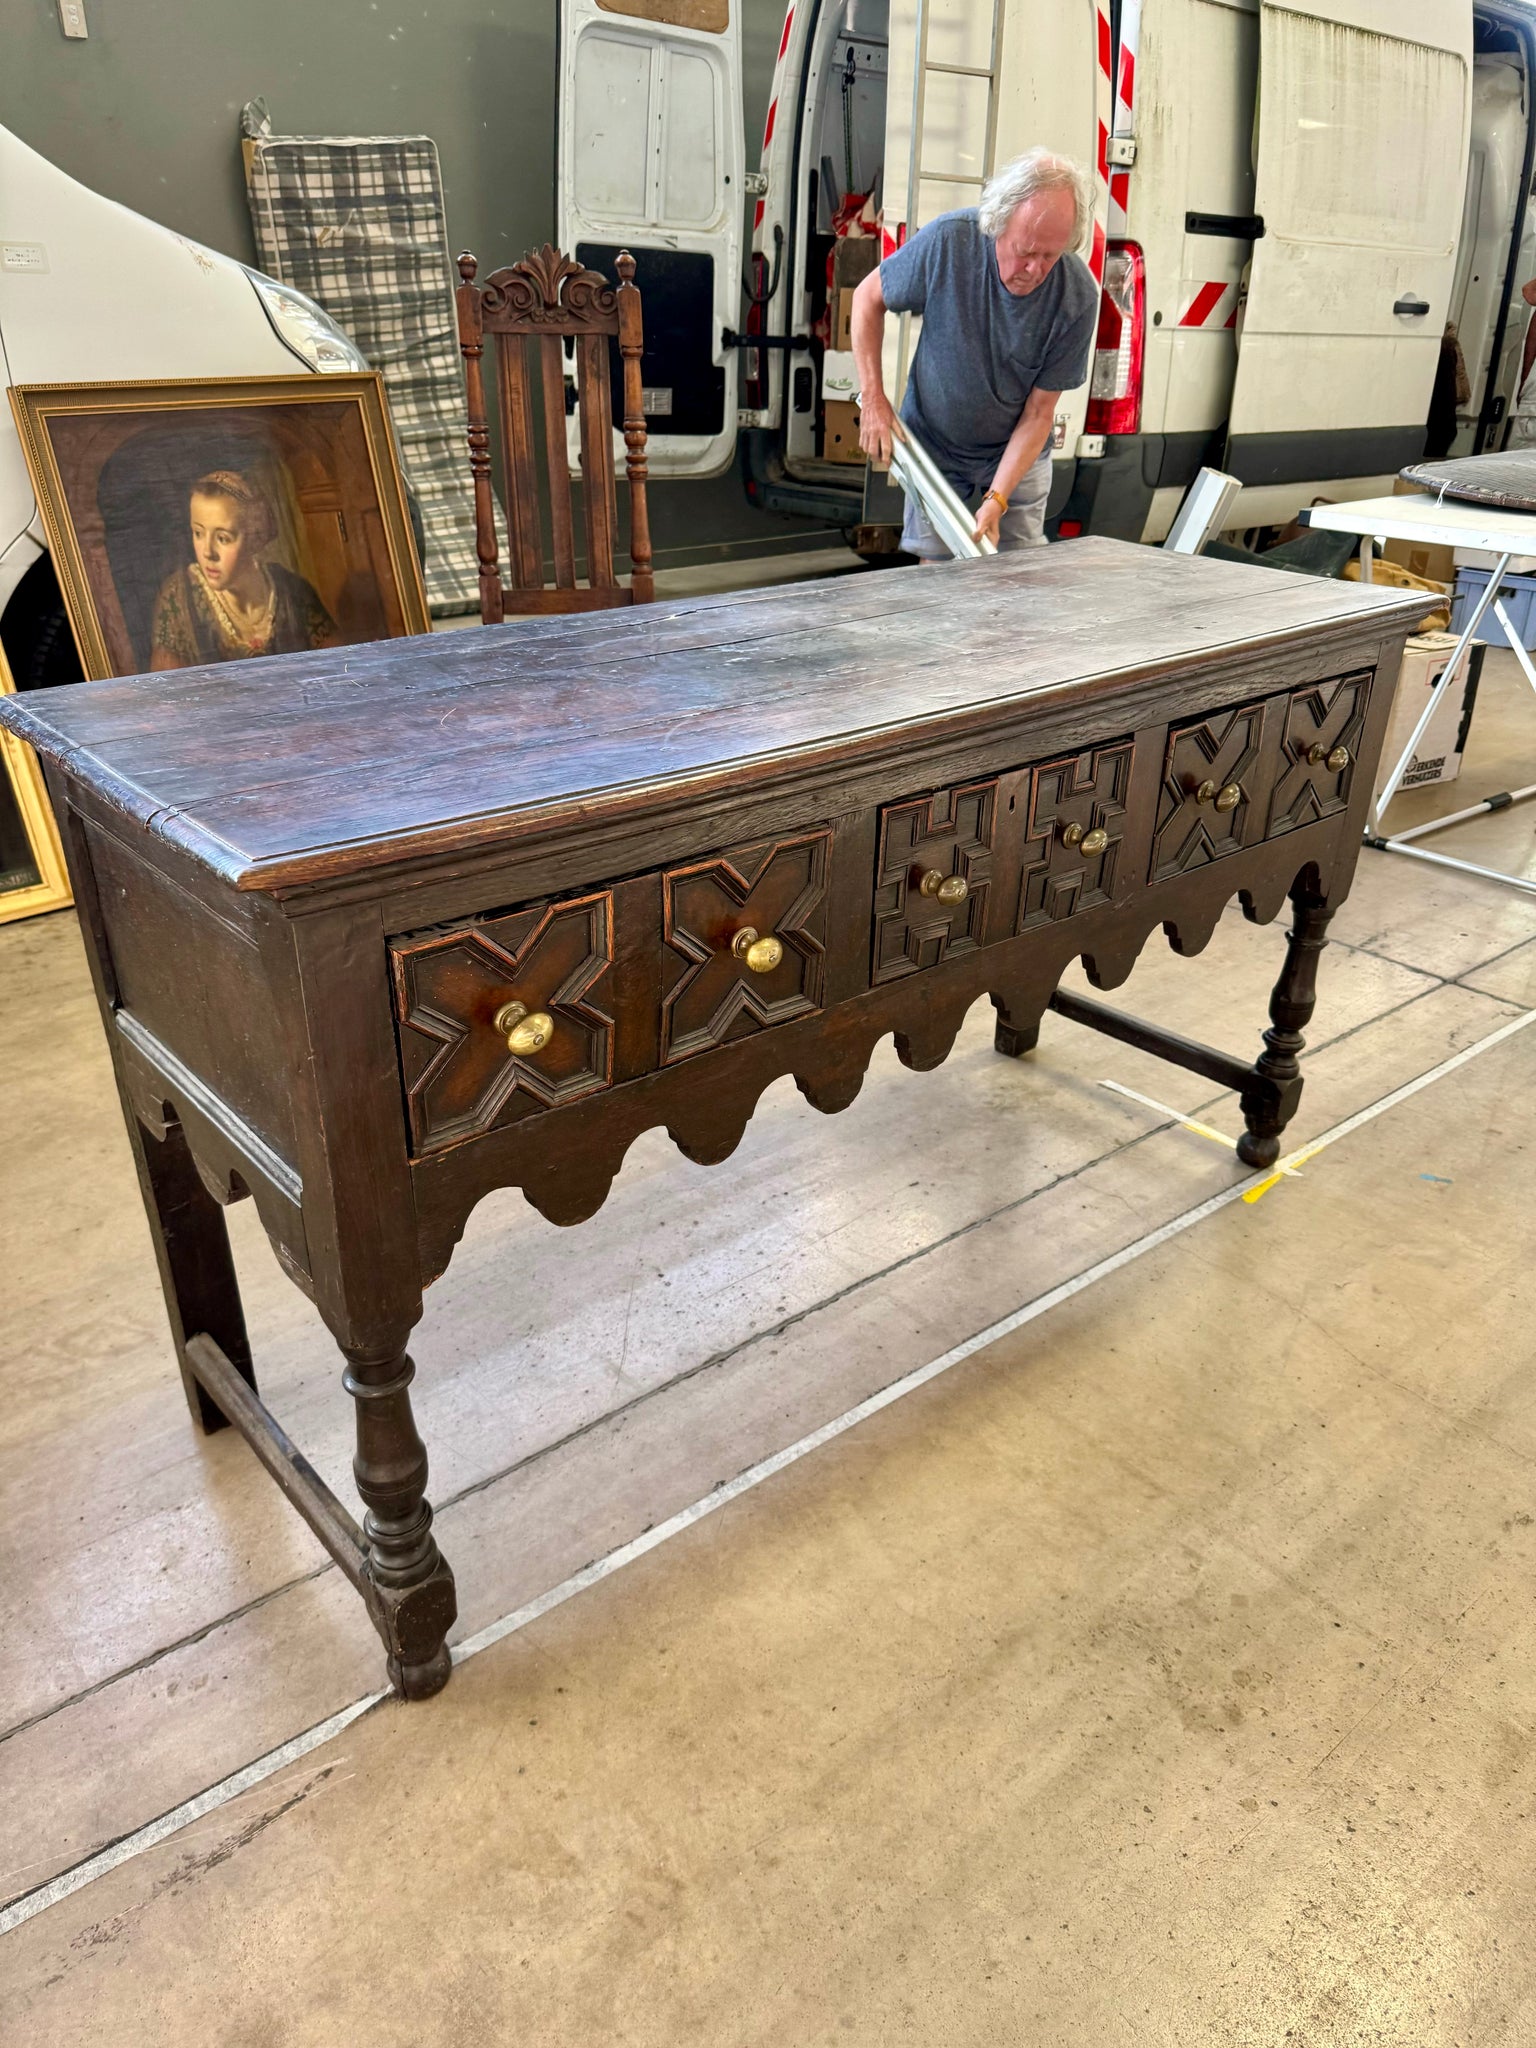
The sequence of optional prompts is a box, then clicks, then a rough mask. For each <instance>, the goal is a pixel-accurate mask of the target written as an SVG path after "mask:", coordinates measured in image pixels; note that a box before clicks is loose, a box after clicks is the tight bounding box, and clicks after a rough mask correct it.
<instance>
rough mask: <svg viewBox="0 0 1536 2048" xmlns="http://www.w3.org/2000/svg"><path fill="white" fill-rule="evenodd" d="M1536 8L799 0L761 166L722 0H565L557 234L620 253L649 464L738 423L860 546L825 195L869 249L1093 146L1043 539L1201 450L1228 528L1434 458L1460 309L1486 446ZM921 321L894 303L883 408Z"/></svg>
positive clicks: (788, 18) (1154, 508) (1150, 510)
mask: <svg viewBox="0 0 1536 2048" xmlns="http://www.w3.org/2000/svg"><path fill="white" fill-rule="evenodd" d="M1532 19H1533V17H1532V15H1531V14H1530V13H1529V12H1528V11H1527V9H1526V8H1525V7H1524V6H1521V5H1518V4H1504V0H1475V4H1474V0H1306V4H1305V5H1302V4H1294V0H792V4H791V5H790V6H789V7H788V8H787V10H786V13H785V18H784V28H783V34H782V37H781V40H780V47H779V56H778V63H777V68H776V70H775V74H774V82H773V90H772V96H771V100H770V105H769V110H768V118H767V124H766V130H765V134H764V138H763V149H762V155H761V158H760V166H759V170H758V172H757V173H756V174H755V175H753V176H750V177H749V175H748V174H747V172H746V171H745V168H744V160H743V159H744V145H743V136H742V113H741V55H740V4H739V0H565V5H564V6H563V8H562V29H561V33H562V50H561V69H560V78H561V104H560V168H561V175H560V177H559V180H558V189H559V194H560V199H559V205H560V235H561V241H562V244H563V246H565V247H566V248H574V249H576V250H577V252H578V253H579V254H582V255H584V256H585V257H586V258H587V260H589V261H593V262H595V263H596V264H597V265H598V267H601V268H605V269H608V268H611V262H612V257H613V255H614V254H615V253H616V252H617V249H618V248H619V247H620V246H621V245H627V246H628V247H629V248H631V249H632V250H633V251H634V252H635V254H636V257H637V277H636V281H637V283H638V284H639V285H640V287H641V290H642V294H643V304H644V312H645V325H646V343H647V348H646V362H645V369H644V375H645V382H646V386H647V392H648V398H647V404H648V408H649V407H650V406H651V405H652V403H654V409H653V410H649V409H648V413H647V426H648V429H649V432H650V436H651V442H650V448H651V468H652V471H653V473H654V474H657V475H665V476H708V475H715V474H718V473H719V472H720V471H722V470H723V469H725V468H726V467H728V466H729V465H730V463H731V461H732V460H733V458H734V456H735V453H736V448H737V439H738V433H740V434H741V436H742V446H743V452H744V455H745V467H746V470H747V475H748V491H749V494H750V495H751V496H752V497H753V498H754V499H755V501H756V502H757V503H759V504H761V505H762V506H764V507H765V508H766V509H770V510H778V511H785V512H797V513H805V514H809V515H812V516H818V517H821V518H823V519H827V520H830V521H833V522H835V523H837V524H839V525H841V526H843V527H844V528H845V529H846V530H848V531H849V533H850V537H851V538H853V539H854V541H855V544H856V545H860V546H862V547H865V548H867V549H869V550H870V551H875V550H878V549H879V548H880V547H882V546H889V545H891V544H893V539H894V536H893V535H892V533H891V531H890V522H891V521H892V520H894V518H896V517H897V516H898V514H897V512H896V511H895V509H894V507H893V502H892V501H893V494H892V493H891V491H890V489H889V486H888V485H887V484H886V483H885V480H884V479H881V478H876V477H871V475H870V474H869V473H868V471H867V470H866V469H865V467H864V465H863V464H862V463H861V462H859V461H858V460H857V459H855V460H853V461H851V462H850V461H849V460H848V459H847V455H848V448H847V441H846V437H845V435H844V434H843V432H842V428H843V426H844V425H845V421H844V420H843V418H842V417H841V415H840V412H839V408H838V407H837V405H836V404H835V402H834V401H833V400H832V398H831V396H830V391H831V390H832V389H835V388H836V387H829V390H828V391H824V389H823V385H824V382H825V381H826V379H827V371H826V355H827V343H828V342H829V341H830V340H833V339H835V338H836V337H835V336H832V335H830V334H829V333H828V319H829V305H828V268H829V257H830V255H831V251H832V248H833V236H832V232H831V230H832V225H833V215H834V212H835V210H836V208H837V207H838V205H839V204H840V203H841V202H842V201H843V200H844V198H845V196H846V194H847V193H848V192H849V191H850V190H851V191H854V192H869V193H871V194H872V195H873V205H874V207H875V208H876V209H878V216H879V224H880V241H881V245H882V247H883V248H884V249H886V250H889V249H890V248H894V247H895V246H897V244H898V243H899V242H900V241H901V240H902V239H903V238H904V237H905V236H906V235H907V234H908V233H910V232H914V231H915V229H916V228H917V227H919V226H920V225H921V224H922V223H923V222H925V221H927V220H930V219H932V218H933V217H934V216H935V215H936V214H938V213H941V212H944V211H946V210H948V209H949V208H952V207H956V206H965V205H970V204H974V202H975V199H976V197H977V194H978V193H979V191H980V187H981V183H982V180H983V178H984V177H985V176H986V175H987V173H988V172H989V171H990V170H991V168H992V167H993V165H994V164H996V163H1000V162H1004V161H1006V160H1007V159H1008V158H1009V157H1011V156H1013V155H1015V154H1017V153H1018V152H1019V151H1020V150H1022V149H1024V148H1026V147H1028V146H1029V145H1030V144H1033V143H1044V144H1046V145H1048V146H1050V147H1052V148H1055V149H1058V150H1061V151H1064V152H1066V153H1067V154H1069V155H1072V156H1075V157H1077V158H1079V159H1080V160H1082V161H1084V162H1086V163H1089V164H1092V165H1095V166H1096V168H1097V171H1098V190H1099V217H1098V222H1097V225H1096V231H1095V238H1094V245H1093V249H1092V251H1091V252H1085V253H1091V260H1092V262H1093V265H1094V268H1095V271H1096V273H1097V274H1098V275H1100V277H1101V279H1102V281H1103V283H1104V288H1105V290H1104V300H1103V310H1102V317H1101V323H1100V330H1099V343H1098V352H1097V355H1096V357H1095V360H1094V365H1093V370H1092V374H1091V378H1090V382H1089V384H1088V385H1087V386H1086V387H1085V388H1084V389H1082V390H1080V391H1077V392H1072V393H1069V394H1066V395H1065V396H1064V398H1063V400H1062V407H1061V412H1060V415H1059V417H1058V419H1057V421H1056V433H1055V445H1056V449H1057V454H1056V477H1055V484H1054V488H1053V490H1052V495H1051V504H1050V515H1051V522H1052V525H1051V530H1052V531H1053V532H1059V533H1063V534H1066V533H1073V532H1083V531H1089V532H1098V533H1109V534H1115V535H1120V536H1123V537H1126V538H1130V539H1143V540H1149V541H1154V540H1158V539H1160V538H1162V536H1163V535H1164V534H1165V533H1166V531H1167V529H1168V526H1169V524H1170V522H1171V520H1172V517H1173V514H1174V511H1175V510H1176V508H1177V506H1178V503H1179V500H1180V498H1181V497H1182V495H1183V492H1184V490H1185V488H1186V486H1187V485H1188V484H1189V482H1190V481H1191V479H1192V478H1193V477H1194V475H1195V472H1196V471H1197V470H1198V468H1199V467H1200V465H1201V464H1202V463H1203V462H1209V463H1214V464H1216V465H1218V466H1220V467H1222V468H1225V469H1227V470H1229V471H1231V472H1232V473H1233V474H1234V475H1236V476H1238V477H1239V478H1241V480H1242V482H1243V485H1244V489H1243V491H1242V493H1241V495H1240V497H1239V498H1238V500H1237V501H1236V512H1235V515H1234V517H1235V522H1236V524H1237V526H1238V527H1239V528H1243V529H1247V528H1254V527H1258V526H1262V525H1271V524H1278V523H1280V522H1283V521H1285V520H1287V519H1289V518H1290V517H1291V516H1292V514H1293V513H1294V512H1295V511H1296V510H1297V509H1299V507H1301V506H1302V505H1305V504H1306V503H1308V502H1309V500H1311V499H1312V498H1315V497H1329V498H1347V497H1362V496H1371V495H1376V494H1378V493H1380V492H1382V491H1386V490H1389V489H1390V488H1391V480H1392V478H1393V476H1394V475H1395V473H1396V471H1397V470H1398V468H1399V467H1400V466H1401V465H1402V464H1403V463H1405V462H1408V461H1411V460H1413V459H1415V458H1416V457H1418V456H1419V455H1420V454H1422V453H1423V451H1424V444H1425V427H1426V420H1427V417H1428V414H1429V409H1430V396H1431V390H1432V387H1433V385H1434V380H1435V374H1436V367H1437V363H1438V361H1439V358H1440V351H1441V337H1442V334H1443V332H1444V329H1445V326H1446V323H1447V321H1450V322H1453V323H1454V324H1455V326H1456V328H1457V331H1458V334H1459V338H1460V343H1461V347H1462V350H1463V352H1464V356H1465V361H1466V367H1467V371H1468V374H1469V377H1470V382H1471V400H1470V403H1469V404H1467V405H1466V406H1464V407H1463V408H1462V410H1461V415H1460V418H1459V421H1458V431H1457V435H1456V440H1455V447H1456V449H1457V451H1458V452H1462V451H1469V450H1481V449H1485V448H1490V447H1495V446H1499V445H1501V444H1502V438H1503V434H1504V431H1505V420H1506V417H1507V413H1508V410H1509V407H1510V405H1511V403H1512V401H1513V398H1514V396H1515V387H1516V383H1517V380H1518V376H1519V369H1520V359H1521V346H1522V339H1523V335H1524V329H1525V320H1526V312H1525V307H1524V305H1523V303H1522V301H1521V300H1520V297H1519V286H1520V284H1521V283H1522V282H1523V281H1524V279H1525V278H1526V277H1528V276H1531V275H1532V274H1536V251H1533V249H1532V247H1531V240H1530V236H1529V234H1528V232H1527V225H1526V214H1527V208H1526V196H1527V194H1528V192H1529V189H1530V185H1531V172H1532V144H1533V133H1536V131H1533V126H1532V123H1531V120H1530V118H1529V108H1530V86H1531V80H1532V74H1533V70H1536V41H1533V34H1532ZM914 137H917V138H919V146H918V147H917V148H916V149H914V147H913V138H914ZM744 193H745V194H746V195H747V196H748V197H750V199H751V200H752V202H753V223H752V228H751V231H750V233H751V268H750V271H749V274H748V277H747V280H746V289H747V292H748V295H749V298H748V305H747V312H746V315H745V317H743V315H742V312H741V310H740V308H741V305H742V299H741V296H740V294H741V289H742V287H741V284H740V283H739V281H738V280H739V275H740V271H741V266H742V258H743V254H744V250H743V243H744V239H745V237H746V234H747V232H748V231H747V229H746V225H745V209H744V207H743V204H742V199H743V194H744ZM844 253H845V255H846V254H848V253H853V252H844ZM866 253H872V252H868V251H866ZM913 326H914V323H912V322H911V321H910V320H908V321H896V320H891V321H889V322H888V323H887V361H886V374H887V388H888V390H889V391H890V392H891V395H892V396H893V397H895V396H896V395H897V394H898V393H899V390H900V387H901V382H902V379H903V377H904V375H905V365H906V363H907V361H909V360H910V353H911V348H912V346H913V343H914V341H915V332H914V331H913ZM738 363H739V364H740V368H741V371H742V377H741V386H740V391H739V393H738V383H737V366H738ZM834 421H835V423H836V425H837V428H838V432H837V433H834V432H833V431H832V426H831V424H829V423H830V422H834Z"/></svg>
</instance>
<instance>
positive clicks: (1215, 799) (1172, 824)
mask: <svg viewBox="0 0 1536 2048" xmlns="http://www.w3.org/2000/svg"><path fill="white" fill-rule="evenodd" d="M1263 729H1264V706H1263V705H1262V704H1241V705H1239V706H1238V707H1237V708H1236V709H1235V710H1232V711H1213V712H1212V713H1211V714H1210V716H1209V717H1208V718H1197V719H1192V720H1190V722H1189V723H1188V724H1187V725H1174V726H1170V727H1169V729H1168V751H1167V755H1166V756H1165V759H1164V764H1163V787H1162V792H1161V794H1160V796H1159V798H1158V805H1157V828H1156V832H1155V834H1154V837H1153V841H1152V880H1153V881H1154V882H1166V881H1167V880H1168V879H1169V878H1170V877H1171V876H1173V875H1183V874H1188V873H1189V871H1190V870H1191V869H1192V868H1198V867H1203V866H1205V865H1206V863H1207V862H1209V861H1213V860H1221V859H1223V858H1224V857H1225V856H1226V855H1227V854H1229V853H1240V852H1241V851H1242V849H1243V848H1244V847H1245V846H1249V845H1252V844H1253V843H1254V842H1255V841H1257V840H1259V839H1261V838H1262V837H1263V835H1264V823H1265V822H1266V821H1265V820H1262V819H1260V818H1258V817H1256V816H1255V814H1254V804H1253V801H1252V793H1251V784H1252V783H1253V781H1254V778H1255V775H1256V773H1257V772H1258V771H1259V770H1260V769H1261V768H1262V766H1263V763H1262V760H1261V754H1260V747H1261V741H1262V735H1263Z"/></svg>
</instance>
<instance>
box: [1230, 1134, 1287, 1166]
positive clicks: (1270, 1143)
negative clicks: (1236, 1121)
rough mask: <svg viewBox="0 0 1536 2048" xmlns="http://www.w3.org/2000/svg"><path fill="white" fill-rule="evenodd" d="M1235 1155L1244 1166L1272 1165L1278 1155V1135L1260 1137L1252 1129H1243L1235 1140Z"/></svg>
mask: <svg viewBox="0 0 1536 2048" xmlns="http://www.w3.org/2000/svg"><path fill="white" fill-rule="evenodd" d="M1237 1156H1238V1158H1239V1159H1241V1161H1242V1162H1243V1164H1244V1166H1257V1167H1265V1166H1273V1165H1274V1163H1275V1161H1276V1160H1277V1159H1278V1158H1279V1157H1280V1140H1279V1138H1278V1137H1272V1138H1261V1137H1258V1136H1257V1135H1256V1134H1255V1133H1254V1132H1252V1131H1244V1133H1243V1135H1242V1136H1241V1137H1240V1138H1239V1139H1238V1141H1237Z"/></svg>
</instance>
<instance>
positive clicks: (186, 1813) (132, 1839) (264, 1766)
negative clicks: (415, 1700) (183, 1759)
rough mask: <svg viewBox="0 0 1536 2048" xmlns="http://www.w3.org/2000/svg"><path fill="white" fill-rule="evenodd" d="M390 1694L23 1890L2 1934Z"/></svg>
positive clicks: (2, 1920) (358, 1705)
mask: <svg viewBox="0 0 1536 2048" xmlns="http://www.w3.org/2000/svg"><path fill="white" fill-rule="evenodd" d="M389 1697H390V1695H389V1693H388V1692H371V1693H369V1695H368V1697H367V1698H366V1699H361V1700H354V1701H353V1702H352V1704H351V1706H350V1707H343V1708H342V1710H341V1712H340V1713H339V1714H332V1716H331V1718H330V1719H329V1720H328V1721H319V1722H317V1723H316V1724H315V1726H314V1727H313V1728H306V1729H305V1731H304V1733H303V1734H302V1735H295V1736H294V1737H293V1739H292V1741H290V1742H285V1743H283V1744H281V1745H280V1746H279V1747H278V1748H277V1749H269V1750H268V1751H267V1753H266V1755H265V1756H259V1757H257V1758H256V1760H255V1762H254V1763H249V1764H246V1765H245V1766H244V1767H243V1768H242V1769H240V1770H238V1771H236V1772H235V1773H234V1774H233V1775H232V1776H231V1777H228V1778H221V1779H220V1781H219V1782H218V1784H217V1785H210V1786H209V1787H208V1789H207V1791H206V1792H199V1793H198V1794H197V1795H196V1797H195V1798H192V1799H187V1800H184V1801H183V1802H182V1804H181V1805H180V1806H173V1807H172V1808H171V1810H170V1812H169V1813H162V1814H161V1816H160V1818H159V1819H158V1820H152V1821H150V1822H149V1823H148V1825H147V1826H145V1827H142V1828H137V1829H135V1831H134V1832H133V1833H132V1834H131V1835H124V1836H123V1838H122V1840H121V1841H120V1842H112V1843H109V1844H108V1846H107V1847H106V1848H105V1849H100V1850H98V1851H97V1853H96V1854H95V1855H94V1856H88V1857H87V1858H86V1860H85V1861H84V1862H83V1863H77V1864H76V1865H75V1866H74V1868H73V1869H72V1870H61V1871H60V1872H59V1875H58V1876H57V1877H54V1878H50V1879H49V1881H48V1882H47V1884H43V1885H39V1886H38V1888H37V1890H36V1891H35V1892H24V1893H23V1894H22V1896H21V1897H20V1898H19V1899H16V1900H13V1901H12V1903H11V1904H10V1905H9V1906H7V1907H6V1908H5V1910H4V1911H3V1912H0V1934H9V1933H10V1931H11V1929H12V1928H13V1927H20V1926H21V1924H22V1922H23V1921H24V1920H30V1919H32V1918H33V1917H34V1915H36V1914H38V1913H41V1912H44V1911H45V1910H46V1909H47V1908H48V1907H49V1906H56V1905H57V1904H58V1903H59V1901H60V1900H61V1899H67V1898H68V1897H69V1895H70V1893H71V1892H77V1891H79V1890H81V1889H82V1887H83V1886H85V1885H88V1884H92V1883H94V1882H95V1880H96V1879H97V1878H98V1877H105V1876H106V1874H107V1872H108V1871H109V1870H116V1869H117V1867H118V1865H119V1864H120V1863H126V1862H128V1860H129V1859H130V1857H134V1856H141V1855H142V1854H143V1853H144V1851H145V1850H146V1849H153V1848H154V1846H155V1844H156V1843H157V1842H164V1841H168V1840H169V1838H170V1837H171V1836H172V1835H179V1834H180V1833H181V1831H182V1829H183V1828H189V1827H191V1825H192V1823H193V1821H195V1820H201V1819H202V1817H203V1815H204V1814H205V1813H212V1812H213V1811H214V1809H215V1808H216V1807H220V1806H224V1805H227V1803H228V1802H229V1801H230V1800H231V1799H238V1798H239V1797H240V1794H241V1793H242V1792H249V1791H250V1790H251V1788H252V1787H253V1786H255V1785H259V1784H261V1782H262V1780H263V1779H265V1778H270V1777H272V1776H273V1775H274V1774H275V1773H276V1772H278V1771H281V1770H284V1769H286V1767H287V1766H288V1765H289V1764H293V1763H297V1762H298V1760H299V1758H300V1757H303V1756H308V1755H309V1753H310V1751H311V1750H313V1749H318V1748H319V1747H320V1745H321V1743H323V1742H329V1741H330V1739H331V1737H332V1736H333V1735H339V1734H340V1733H341V1731H342V1730H343V1729H344V1728H350V1727H351V1725H352V1723H353V1722H354V1721H355V1720H357V1718H358V1717H359V1715H362V1714H366V1713H367V1712H368V1710H369V1708H370V1707H376V1706H377V1705H378V1704H379V1702H380V1700H386V1699H388V1698H389Z"/></svg>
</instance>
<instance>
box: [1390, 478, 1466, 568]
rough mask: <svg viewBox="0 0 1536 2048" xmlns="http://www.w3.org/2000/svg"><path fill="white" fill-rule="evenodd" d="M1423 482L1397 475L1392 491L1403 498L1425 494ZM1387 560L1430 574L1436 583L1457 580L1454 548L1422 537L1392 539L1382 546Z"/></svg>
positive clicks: (1400, 566)
mask: <svg viewBox="0 0 1536 2048" xmlns="http://www.w3.org/2000/svg"><path fill="white" fill-rule="evenodd" d="M1423 489H1424V486H1423V485H1422V484H1410V483H1408V482H1406V481H1405V480H1404V479H1403V478H1402V477H1394V479H1393V482H1392V495H1393V497H1394V498H1401V497H1407V496H1413V495H1422V493H1423ZM1381 552H1382V554H1383V555H1384V556H1385V558H1386V559H1387V561H1389V562H1396V564H1397V566H1398V567H1399V568H1400V569H1411V570H1412V571H1413V573H1414V575H1415V576H1427V577H1428V578H1429V579H1430V581H1431V582H1432V583H1454V582H1455V581H1456V565H1455V563H1454V561H1453V560H1452V555H1453V553H1454V550H1453V549H1451V548H1447V547H1440V546H1439V545H1436V544H1431V543H1430V542H1428V541H1422V540H1389V541H1388V542H1387V544H1386V546H1385V547H1384V548H1383V549H1382V550H1381Z"/></svg>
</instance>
